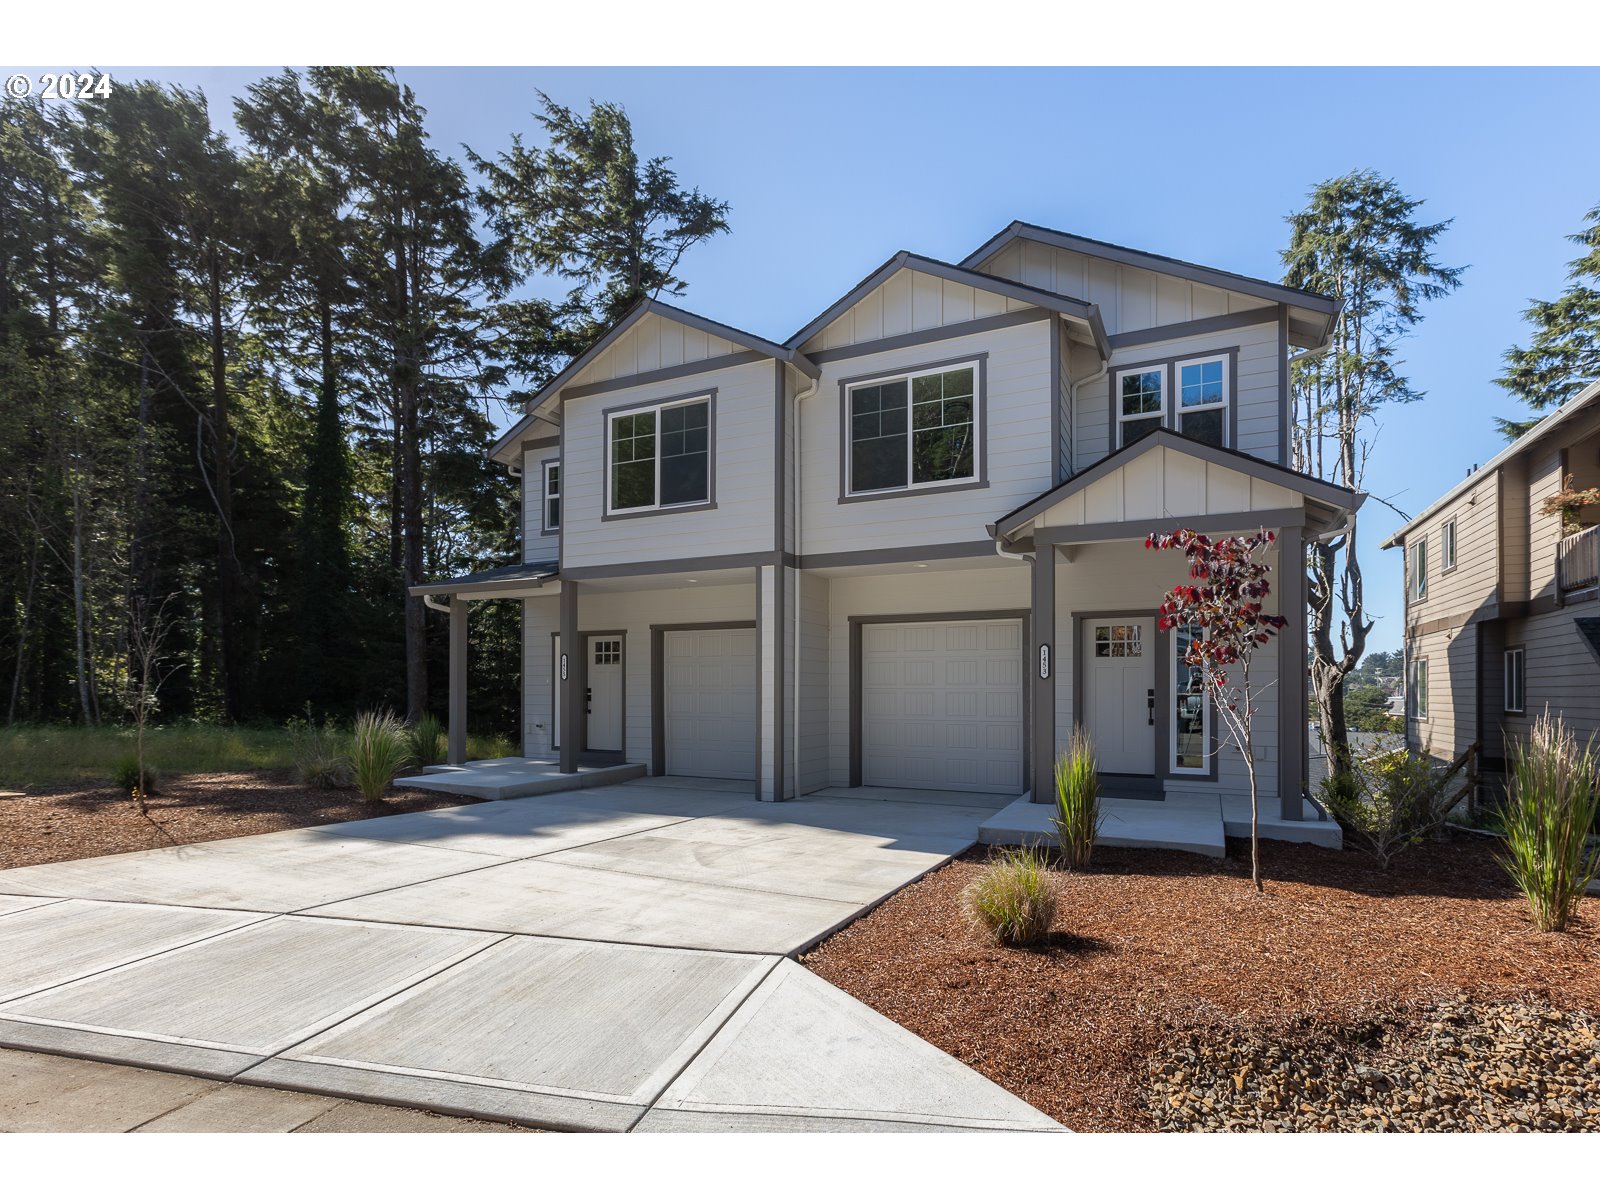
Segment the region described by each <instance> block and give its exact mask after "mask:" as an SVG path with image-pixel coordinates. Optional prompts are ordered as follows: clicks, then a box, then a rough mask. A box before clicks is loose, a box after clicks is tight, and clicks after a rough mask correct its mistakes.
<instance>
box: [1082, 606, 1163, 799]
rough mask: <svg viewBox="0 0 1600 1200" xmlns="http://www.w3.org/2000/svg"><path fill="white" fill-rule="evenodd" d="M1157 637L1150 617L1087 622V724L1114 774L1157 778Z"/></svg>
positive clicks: (1103, 766) (1097, 751) (1105, 765)
mask: <svg viewBox="0 0 1600 1200" xmlns="http://www.w3.org/2000/svg"><path fill="white" fill-rule="evenodd" d="M1155 639H1156V625H1155V620H1154V619H1153V618H1151V617H1135V616H1126V617H1094V618H1092V619H1089V620H1085V621H1084V623H1083V690H1084V697H1083V724H1084V726H1085V728H1087V730H1088V731H1089V736H1090V737H1092V738H1093V739H1094V749H1095V756H1096V758H1097V759H1098V761H1099V764H1100V770H1102V771H1105V772H1108V773H1110V774H1112V775H1153V774H1155V768H1156V706H1155V695H1156V692H1155V688H1156V643H1155Z"/></svg>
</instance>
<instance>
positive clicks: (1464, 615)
mask: <svg viewBox="0 0 1600 1200" xmlns="http://www.w3.org/2000/svg"><path fill="white" fill-rule="evenodd" d="M1594 487H1600V382H1597V383H1594V384H1591V385H1589V386H1588V387H1586V388H1584V389H1583V390H1582V391H1581V392H1580V393H1578V395H1576V396H1574V397H1573V398H1572V399H1571V400H1569V401H1568V402H1567V403H1566V404H1565V405H1563V406H1562V407H1561V408H1559V409H1558V410H1556V411H1555V412H1554V413H1552V414H1551V415H1550V416H1548V417H1546V418H1545V419H1544V420H1543V421H1541V422H1539V424H1538V425H1536V426H1534V428H1533V429H1531V430H1529V431H1528V433H1526V434H1524V435H1523V436H1522V437H1520V438H1518V439H1517V440H1516V441H1515V442H1513V443H1512V444H1511V445H1510V446H1508V447H1506V448H1505V449H1504V450H1502V451H1501V452H1500V453H1499V454H1497V455H1495V456H1494V457H1493V458H1492V459H1490V460H1489V461H1488V462H1487V463H1485V464H1484V465H1483V466H1482V467H1481V468H1478V469H1476V470H1473V471H1472V472H1470V473H1469V474H1468V475H1467V476H1466V478H1465V479H1463V480H1462V481H1461V482H1460V483H1458V484H1456V486H1455V487H1453V488H1451V489H1450V490H1449V491H1448V492H1446V493H1445V494H1444V495H1443V496H1441V497H1440V498H1439V499H1438V500H1436V501H1435V502H1434V503H1433V504H1430V505H1429V506H1428V507H1427V508H1426V509H1424V510H1423V511H1422V513H1421V514H1419V515H1418V516H1417V517H1416V518H1415V519H1414V520H1412V521H1408V522H1407V523H1406V524H1405V525H1403V526H1402V527H1401V528H1400V529H1399V530H1397V531H1396V532H1395V533H1394V534H1393V535H1392V536H1390V537H1389V539H1388V540H1387V541H1385V542H1384V543H1383V545H1384V547H1385V548H1386V549H1389V548H1394V549H1399V550H1400V551H1401V552H1402V553H1403V554H1404V555H1405V593H1406V594H1405V653H1406V741H1407V743H1408V744H1409V745H1410V746H1412V747H1413V748H1416V749H1418V750H1422V751H1425V752H1427V753H1428V754H1430V755H1432V756H1434V757H1437V758H1440V759H1453V758H1454V757H1456V756H1457V755H1459V754H1461V753H1462V752H1463V751H1464V750H1466V749H1467V747H1469V746H1471V745H1473V744H1475V743H1476V744H1477V745H1478V747H1479V750H1480V754H1481V755H1482V763H1483V771H1484V773H1485V776H1486V778H1489V779H1492V778H1493V776H1495V775H1496V774H1497V773H1499V772H1502V771H1503V770H1504V765H1505V754H1506V749H1507V746H1508V745H1509V744H1510V742H1511V741H1512V740H1513V739H1516V738H1519V737H1523V736H1526V734H1527V731H1528V727H1529V725H1530V724H1531V723H1532V722H1533V720H1534V719H1535V718H1536V717H1537V716H1538V715H1539V714H1540V713H1542V712H1543V711H1544V710H1545V708H1546V707H1548V708H1549V709H1550V711H1551V712H1554V713H1564V714H1565V715H1566V718H1567V721H1568V723H1569V724H1570V725H1573V726H1574V727H1576V728H1577V730H1578V731H1579V736H1580V737H1585V736H1587V735H1588V734H1590V733H1593V732H1595V731H1597V730H1600V687H1597V686H1596V685H1597V683H1600V505H1594V504H1590V505H1569V506H1567V507H1566V511H1564V512H1563V511H1561V508H1560V506H1559V505H1556V504H1552V503H1551V499H1552V497H1555V496H1556V495H1557V493H1560V492H1562V491H1563V490H1576V491H1582V490H1584V489H1588V488H1594Z"/></svg>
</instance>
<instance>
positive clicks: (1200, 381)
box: [1177, 358, 1228, 446]
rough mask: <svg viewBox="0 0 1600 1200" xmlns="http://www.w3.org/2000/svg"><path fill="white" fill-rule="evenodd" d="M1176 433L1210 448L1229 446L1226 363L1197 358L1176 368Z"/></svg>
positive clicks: (1222, 360)
mask: <svg viewBox="0 0 1600 1200" xmlns="http://www.w3.org/2000/svg"><path fill="white" fill-rule="evenodd" d="M1177 429H1178V432H1179V433H1182V434H1185V435H1187V436H1188V437H1192V438H1194V439H1195V440H1197V441H1201V442H1209V443H1211V445H1213V446H1226V445H1227V444H1228V360H1227V359H1226V358H1198V359H1193V360H1191V361H1189V362H1180V363H1179V364H1178V407H1177Z"/></svg>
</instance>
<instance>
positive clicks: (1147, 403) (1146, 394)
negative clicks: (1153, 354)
mask: <svg viewBox="0 0 1600 1200" xmlns="http://www.w3.org/2000/svg"><path fill="white" fill-rule="evenodd" d="M1166 416H1167V368H1166V367H1165V366H1158V367H1141V368H1139V369H1138V370H1135V371H1123V372H1121V373H1120V374H1119V375H1118V376H1117V445H1118V446H1126V445H1128V444H1129V443H1131V442H1135V441H1138V440H1139V439H1140V438H1142V437H1143V436H1144V435H1145V434H1147V433H1153V432H1154V431H1155V430H1157V429H1160V428H1161V426H1163V425H1164V424H1166Z"/></svg>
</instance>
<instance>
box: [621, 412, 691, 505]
mask: <svg viewBox="0 0 1600 1200" xmlns="http://www.w3.org/2000/svg"><path fill="white" fill-rule="evenodd" d="M607 424H608V428H607V437H608V443H609V450H610V453H609V457H608V460H607V464H606V466H607V473H608V475H609V484H608V498H609V508H610V511H611V512H614V513H615V512H641V511H648V510H650V509H659V508H677V507H681V506H683V505H686V504H705V503H707V502H708V501H709V500H710V498H711V491H710V489H711V400H710V397H706V396H702V397H697V398H695V399H691V400H678V401H674V402H672V403H670V404H658V405H654V406H652V407H650V408H632V409H629V410H628V411H627V412H621V413H612V414H611V417H610V419H609V421H608V423H607Z"/></svg>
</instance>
